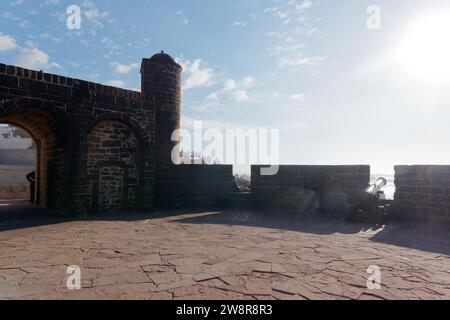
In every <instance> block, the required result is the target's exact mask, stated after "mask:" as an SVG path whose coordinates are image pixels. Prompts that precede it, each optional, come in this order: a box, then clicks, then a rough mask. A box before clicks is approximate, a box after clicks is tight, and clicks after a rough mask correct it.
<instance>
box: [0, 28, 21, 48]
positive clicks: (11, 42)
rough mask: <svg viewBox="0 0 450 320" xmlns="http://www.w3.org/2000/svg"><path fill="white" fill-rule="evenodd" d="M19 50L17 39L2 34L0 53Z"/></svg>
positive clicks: (0, 35)
mask: <svg viewBox="0 0 450 320" xmlns="http://www.w3.org/2000/svg"><path fill="white" fill-rule="evenodd" d="M16 48H17V42H16V39H14V38H13V37H12V36H10V35H7V34H3V33H0V51H3V52H5V51H10V50H14V49H16Z"/></svg>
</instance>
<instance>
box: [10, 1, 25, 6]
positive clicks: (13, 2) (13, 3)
mask: <svg viewBox="0 0 450 320" xmlns="http://www.w3.org/2000/svg"><path fill="white" fill-rule="evenodd" d="M22 4H23V0H14V1H12V2H11V6H12V7H15V6H21V5H22Z"/></svg>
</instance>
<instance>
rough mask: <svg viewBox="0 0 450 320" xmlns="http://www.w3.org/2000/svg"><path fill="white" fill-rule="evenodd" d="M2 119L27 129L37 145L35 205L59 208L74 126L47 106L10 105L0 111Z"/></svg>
mask: <svg viewBox="0 0 450 320" xmlns="http://www.w3.org/2000/svg"><path fill="white" fill-rule="evenodd" d="M0 123H3V124H7V125H8V126H13V127H14V128H20V129H22V130H23V131H25V132H27V133H28V135H29V136H30V137H31V138H32V140H33V142H34V145H35V147H34V148H35V155H36V157H35V159H36V160H35V180H36V183H35V192H34V194H35V200H34V205H36V206H39V207H49V208H53V209H59V208H61V207H63V203H64V201H65V200H66V199H65V195H66V194H67V192H65V191H66V190H67V188H68V187H69V186H68V184H67V181H68V180H67V178H68V167H69V162H70V155H69V154H68V150H69V149H70V148H71V145H72V142H71V140H70V139H69V138H68V136H69V135H70V134H72V130H71V129H70V128H71V127H70V126H69V125H68V124H67V123H65V122H64V121H63V120H61V119H59V118H57V117H56V116H55V115H53V114H51V113H50V112H49V111H47V110H45V109H44V108H35V107H25V106H24V107H20V106H16V107H14V108H10V109H8V110H6V111H5V112H3V113H2V114H0Z"/></svg>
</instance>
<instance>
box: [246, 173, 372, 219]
mask: <svg viewBox="0 0 450 320" xmlns="http://www.w3.org/2000/svg"><path fill="white" fill-rule="evenodd" d="M261 168H262V166H252V193H253V198H254V200H253V201H255V206H256V207H258V208H283V209H286V210H295V211H297V212H298V211H305V210H306V211H315V210H316V209H323V210H325V211H327V212H331V213H332V212H336V213H338V212H341V211H348V209H349V208H350V207H351V206H352V205H353V204H354V202H355V200H356V199H357V197H358V194H359V193H360V192H361V191H362V190H364V189H365V188H367V187H368V185H369V181H370V166H364V165H355V166H280V167H279V172H278V174H277V175H273V176H263V175H261V174H260V173H261ZM305 191H306V192H305Z"/></svg>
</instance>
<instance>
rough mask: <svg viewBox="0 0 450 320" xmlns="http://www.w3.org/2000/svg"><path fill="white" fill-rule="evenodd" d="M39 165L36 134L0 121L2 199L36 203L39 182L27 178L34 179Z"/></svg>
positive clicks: (0, 181) (0, 190) (0, 191)
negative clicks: (34, 182) (32, 181)
mask: <svg viewBox="0 0 450 320" xmlns="http://www.w3.org/2000/svg"><path fill="white" fill-rule="evenodd" d="M36 165H37V146H36V143H35V141H34V140H33V137H32V136H31V135H30V134H29V133H28V132H27V131H26V130H24V129H22V128H20V127H18V126H14V125H9V124H6V123H4V124H1V123H0V201H5V200H8V201H18V200H21V201H30V203H33V199H36V188H35V186H36V184H34V185H33V184H32V183H30V181H29V180H28V179H30V180H33V179H35V176H36V169H37V167H36ZM32 173H34V175H33V174H32ZM27 177H28V179H27Z"/></svg>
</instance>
